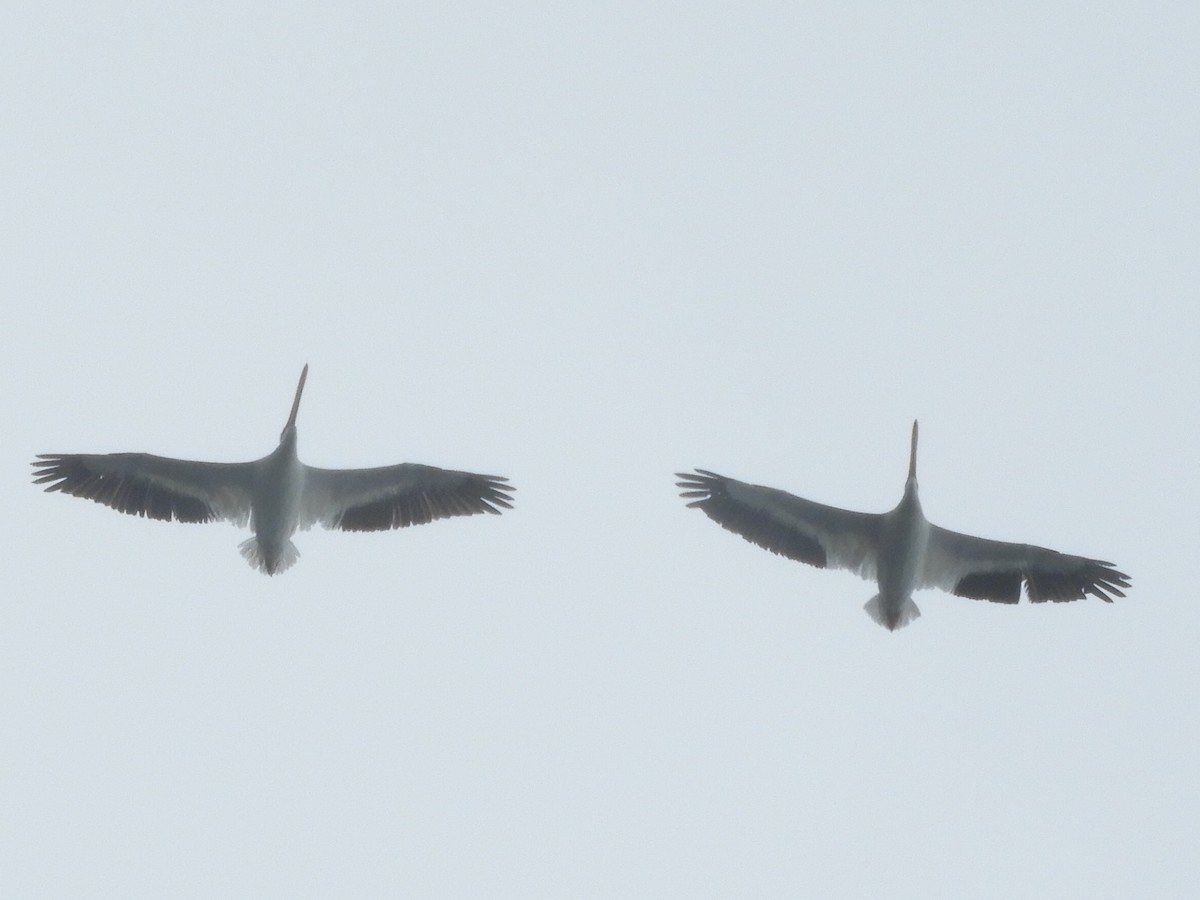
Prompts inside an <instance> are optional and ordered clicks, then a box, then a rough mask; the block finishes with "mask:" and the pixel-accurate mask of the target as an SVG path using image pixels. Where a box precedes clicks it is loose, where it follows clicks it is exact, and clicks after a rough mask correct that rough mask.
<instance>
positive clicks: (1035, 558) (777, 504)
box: [676, 422, 1129, 631]
mask: <svg viewBox="0 0 1200 900" xmlns="http://www.w3.org/2000/svg"><path fill="white" fill-rule="evenodd" d="M676 477H677V478H681V479H683V480H682V481H679V482H677V483H676V484H677V485H678V486H679V487H680V488H683V490H682V491H681V495H682V496H683V497H688V498H692V497H694V498H696V499H694V500H692V501H691V502H690V503H688V506H694V507H697V508H698V509H700V510H701V511H702V512H704V514H705V515H707V516H708V517H709V518H710V519H712V520H713V521H714V522H716V523H717V524H718V525H720V526H721V527H722V528H726V529H728V530H729V531H732V532H734V533H735V534H740V535H741V536H742V537H744V538H745V539H746V540H748V541H750V542H751V543H754V544H758V546H760V547H763V548H765V549H767V550H770V551H771V552H772V553H778V554H779V555H780V556H786V557H788V558H789V559H795V560H798V561H800V562H804V563H808V564H809V565H812V566H817V567H818V568H825V567H826V566H830V567H832V568H835V569H849V570H850V571H851V572H855V573H857V574H858V575H860V576H862V577H863V578H866V579H867V580H869V581H875V582H877V583H878V585H879V593H878V594H876V595H875V596H874V597H872V598H871V599H870V600H868V601H867V604H866V606H865V607H864V609H866V611H867V613H868V614H869V615H870V616H871V618H872V619H874V620H875V621H876V622H878V623H879V624H880V625H882V626H883V627H885V628H887V629H889V630H890V631H895V630H896V629H897V628H902V627H903V626H905V625H907V624H908V623H909V622H911V621H913V619H915V618H917V616H919V615H921V611H920V610H919V609H917V605H916V604H915V603H913V600H912V592H913V591H914V590H916V589H918V588H941V589H942V590H944V591H949V592H950V593H952V594H956V595H957V596H959V597H970V598H973V599H976V600H991V601H992V602H994V603H1016V602H1017V601H1018V600H1020V599H1021V583H1022V582H1024V583H1025V590H1026V592H1027V593H1028V595H1029V599H1030V601H1032V602H1033V603H1044V602H1045V601H1047V600H1053V601H1055V602H1062V601H1065V600H1082V599H1083V598H1084V597H1085V596H1087V595H1088V594H1092V595H1094V596H1096V597H1099V598H1100V599H1101V600H1104V601H1105V602H1107V603H1112V598H1113V597H1124V596H1125V594H1124V593H1122V591H1121V588H1128V587H1129V576H1128V575H1125V574H1124V573H1122V572H1118V571H1117V570H1116V569H1114V568H1113V563H1108V562H1102V561H1101V560H1098V559H1088V558H1087V557H1084V556H1070V555H1068V554H1066V553H1058V552H1056V551H1054V550H1046V549H1045V548H1043V547H1033V546H1031V545H1029V544H1009V543H1005V542H1003V541H989V540H986V539H984V538H977V537H971V536H970V535H966V534H959V533H958V532H955V531H947V530H946V529H945V528H939V527H938V526H937V525H933V524H931V523H930V522H929V521H928V520H927V519H926V518H925V514H924V513H922V512H921V501H920V500H919V499H918V498H917V423H916V422H913V427H912V451H911V455H910V456H909V461H908V481H907V482H905V485H904V496H903V497H901V498H900V503H899V504H897V506H896V508H895V509H893V510H892V511H891V512H886V513H882V514H875V513H861V512H851V511H850V510H847V509H838V508H836V507H833V506H825V505H823V504H820V503H814V502H813V501H811V500H804V499H801V498H800V497H795V496H793V495H792V494H789V493H787V492H785V491H780V490H776V489H774V488H769V487H762V486H761V485H757V484H746V483H745V482H744V481H737V480H735V479H733V478H725V477H724V476H721V475H717V474H716V473H715V472H709V471H706V470H705V469H697V470H696V473H695V474H692V473H684V472H679V473H676ZM1110 595H1111V596H1110Z"/></svg>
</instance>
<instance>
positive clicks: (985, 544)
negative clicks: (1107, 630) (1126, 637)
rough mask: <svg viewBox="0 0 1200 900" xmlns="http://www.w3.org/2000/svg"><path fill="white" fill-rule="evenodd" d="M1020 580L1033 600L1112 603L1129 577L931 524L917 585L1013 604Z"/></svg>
mask: <svg viewBox="0 0 1200 900" xmlns="http://www.w3.org/2000/svg"><path fill="white" fill-rule="evenodd" d="M1022 583H1024V585H1025V591H1026V593H1027V594H1028V595H1029V599H1030V600H1031V601H1032V602H1034V603H1044V602H1046V601H1047V600H1052V601H1054V602H1056V603H1060V602H1064V601H1069V600H1082V599H1084V598H1085V597H1086V596H1087V595H1088V594H1091V595H1092V596H1095V597H1099V598H1100V599H1101V600H1104V601H1105V602H1107V603H1112V601H1113V597H1124V596H1125V594H1124V592H1123V590H1122V589H1123V588H1128V587H1129V576H1128V575H1126V574H1125V573H1124V572H1118V571H1117V570H1116V569H1115V568H1113V563H1110V562H1104V561H1102V560H1098V559H1088V558H1087V557H1085V556H1071V555H1070V554H1067V553H1059V552H1057V551H1055V550H1047V549H1046V548H1044V547H1034V546H1032V545H1030V544H1010V543H1007V542H1005V541H989V540H987V539H985V538H977V537H972V536H970V535H968V534H959V533H958V532H956V531H948V530H946V529H945V528H939V527H938V526H936V525H931V526H930V530H929V544H928V546H927V548H926V550H925V567H924V570H923V571H922V573H921V578H920V581H919V584H918V585H917V586H918V587H936V588H941V589H942V590H945V591H949V592H950V593H952V594H956V595H957V596H959V597H970V598H972V599H975V600H991V601H992V602H993V603H1016V602H1017V601H1018V600H1020V599H1021V584H1022Z"/></svg>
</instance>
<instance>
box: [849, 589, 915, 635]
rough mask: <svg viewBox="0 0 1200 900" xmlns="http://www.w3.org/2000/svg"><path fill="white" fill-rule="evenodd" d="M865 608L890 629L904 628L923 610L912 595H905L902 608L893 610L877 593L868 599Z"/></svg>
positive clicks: (870, 614) (871, 615)
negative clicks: (886, 605) (914, 601)
mask: <svg viewBox="0 0 1200 900" xmlns="http://www.w3.org/2000/svg"><path fill="white" fill-rule="evenodd" d="M863 609H865V610H866V611H867V615H868V616H870V617H871V618H872V619H874V620H875V621H876V622H878V623H879V624H880V625H882V626H883V627H884V628H886V629H887V630H888V631H895V630H896V629H897V628H903V627H904V626H905V625H907V624H908V623H909V622H912V621H914V620H915V619H917V618H919V617H920V615H921V611H920V610H919V609H917V604H915V603H913V602H912V597H905V598H904V602H903V603H901V604H900V608H899V609H896V610H892V609H888V608H887V607H885V606H884V605H883V601H882V600H880V599H879V595H878V594H876V595H875V596H874V597H872V598H871V599H870V600H868V601H867V605H866V606H864V607H863Z"/></svg>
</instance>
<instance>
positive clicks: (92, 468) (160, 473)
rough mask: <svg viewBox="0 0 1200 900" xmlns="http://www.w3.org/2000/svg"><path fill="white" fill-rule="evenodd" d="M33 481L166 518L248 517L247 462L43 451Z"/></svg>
mask: <svg viewBox="0 0 1200 900" xmlns="http://www.w3.org/2000/svg"><path fill="white" fill-rule="evenodd" d="M32 465H33V466H34V468H35V471H34V473H33V480H34V482H35V483H36V484H45V485H46V490H47V491H61V492H62V493H64V494H70V495H72V496H75V497H83V498H84V499H86V500H93V501H95V502H96V503H103V504H104V505H105V506H109V507H112V508H113V509H115V510H117V511H118V512H123V513H128V514H129V515H134V516H144V517H146V518H148V519H160V520H163V521H167V522H171V521H175V522H212V521H215V520H217V519H225V520H227V521H230V522H233V523H234V524H237V525H245V524H246V523H247V522H248V521H249V518H250V484H251V480H252V471H251V469H252V465H253V464H252V463H210V462H193V461H192V460H187V459H171V458H169V457H165V456H152V455H151V454H149V453H102V454H84V453H52V454H51V453H47V454H39V455H38V458H37V459H36V460H35V461H34V462H33V464H32Z"/></svg>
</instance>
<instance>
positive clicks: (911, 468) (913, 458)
mask: <svg viewBox="0 0 1200 900" xmlns="http://www.w3.org/2000/svg"><path fill="white" fill-rule="evenodd" d="M301 383H303V379H301ZM908 477H909V478H911V479H916V477H917V420H916V419H913V436H912V454H911V455H910V456H909V457H908Z"/></svg>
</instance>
